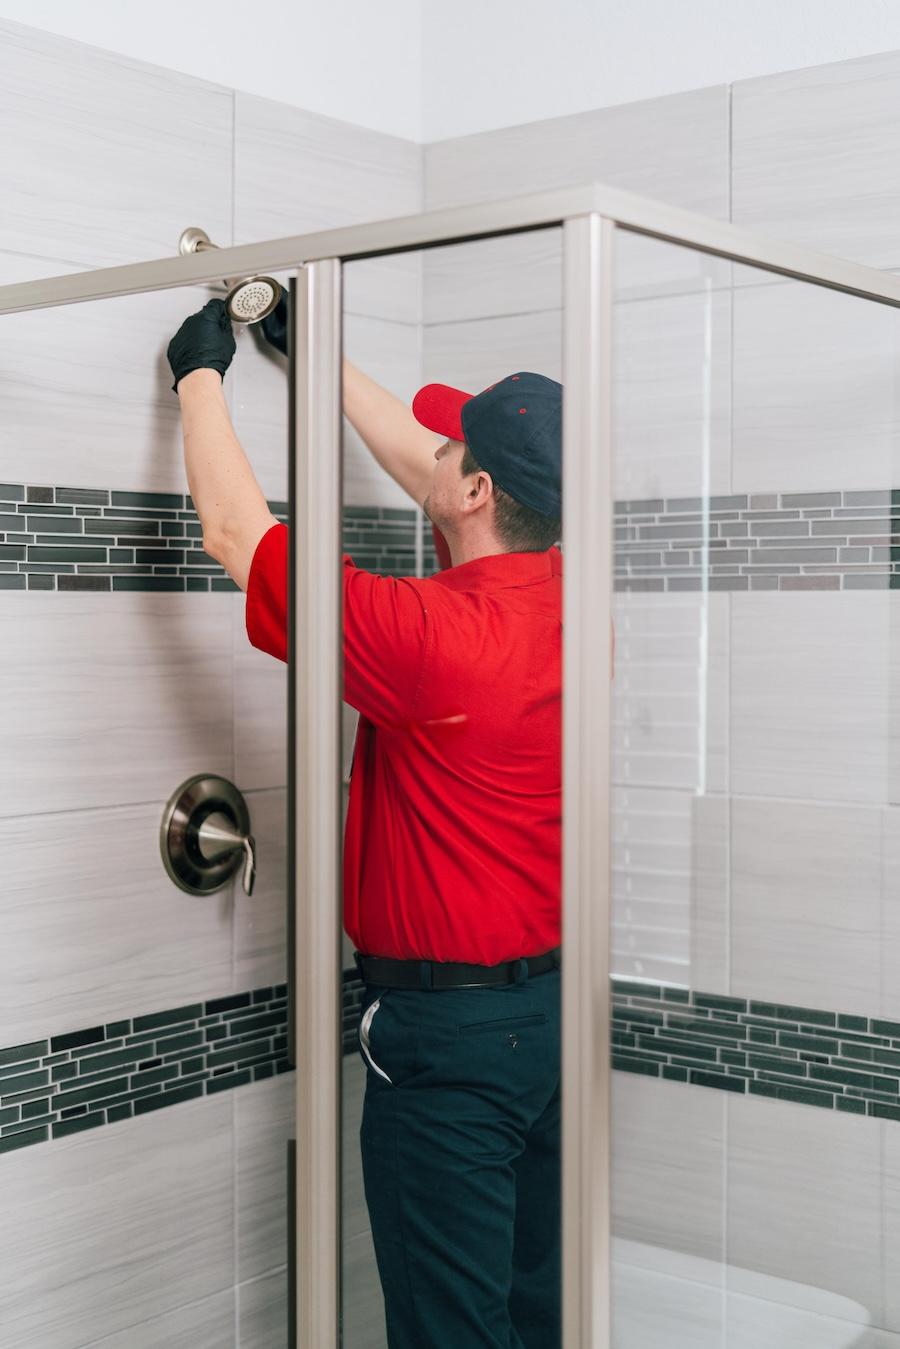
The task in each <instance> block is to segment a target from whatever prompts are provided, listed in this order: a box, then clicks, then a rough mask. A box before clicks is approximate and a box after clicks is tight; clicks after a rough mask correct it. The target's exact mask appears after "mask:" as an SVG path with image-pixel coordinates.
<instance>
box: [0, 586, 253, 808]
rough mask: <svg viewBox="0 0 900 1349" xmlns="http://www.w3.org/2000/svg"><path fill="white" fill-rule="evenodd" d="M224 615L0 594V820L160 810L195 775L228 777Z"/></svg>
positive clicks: (216, 598) (201, 597) (207, 605)
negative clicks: (5, 635) (0, 773)
mask: <svg viewBox="0 0 900 1349" xmlns="http://www.w3.org/2000/svg"><path fill="white" fill-rule="evenodd" d="M231 602H232V596H230V595H228V594H225V593H222V594H217V595H214V594H199V593H193V594H183V595H174V594H153V593H150V592H135V593H119V594H114V595H113V594H81V595H77V594H66V595H59V594H56V593H50V592H41V593H36V592H33V591H32V592H28V591H6V592H3V593H2V595H0V622H2V624H3V627H4V629H5V630H6V631H7V632H15V634H16V640H15V642H12V643H9V644H8V645H6V647H5V649H4V653H3V684H4V694H5V696H4V698H3V700H2V710H0V727H2V734H3V737H4V742H5V745H6V752H7V755H8V756H9V758H8V761H9V762H10V763H14V764H15V765H16V771H15V773H14V774H7V775H6V776H5V777H4V778H3V781H2V784H0V817H8V816H13V815H16V816H21V815H28V814H34V813H42V812H58V811H66V810H75V809H79V810H86V809H90V808H103V809H106V808H108V807H111V806H122V805H125V804H128V803H132V802H134V803H136V802H142V801H144V802H145V801H151V800H158V801H160V802H161V803H162V805H164V804H165V802H166V800H167V799H168V797H169V796H170V795H171V793H172V792H173V791H174V790H175V788H176V787H177V786H178V784H179V783H180V782H181V781H182V780H183V779H185V778H188V777H190V776H192V774H194V773H197V772H201V771H203V770H206V769H208V770H209V772H211V773H221V774H222V775H223V776H225V777H230V776H231V774H232V772H233V769H234V752H233V734H232V703H233V696H234V695H233V684H234V674H233V669H232V658H231ZM160 814H161V811H160Z"/></svg>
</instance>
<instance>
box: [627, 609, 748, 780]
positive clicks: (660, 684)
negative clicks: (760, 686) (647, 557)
mask: <svg viewBox="0 0 900 1349" xmlns="http://www.w3.org/2000/svg"><path fill="white" fill-rule="evenodd" d="M730 602H731V596H729V595H727V594H722V593H718V594H717V593H710V592H698V593H696V594H677V593H671V594H643V593H640V592H633V593H632V592H629V593H619V594H617V595H616V597H615V605H614V618H615V628H616V673H615V678H614V680H613V694H612V697H613V777H614V780H615V781H616V782H617V783H619V784H621V785H630V786H638V785H642V786H647V787H675V788H680V789H682V790H691V791H699V792H708V791H714V792H715V791H722V790H724V788H725V786H726V782H727V739H728V716H729V708H728V704H729V684H728V647H729V631H728V627H729V614H730Z"/></svg>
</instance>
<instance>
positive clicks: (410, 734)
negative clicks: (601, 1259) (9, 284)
mask: <svg viewBox="0 0 900 1349" xmlns="http://www.w3.org/2000/svg"><path fill="white" fill-rule="evenodd" d="M285 317H286V303H285V302H283V304H282V307H281V311H280V315H278V316H277V317H274V318H273V320H272V321H271V322H270V321H268V320H267V321H266V322H267V324H268V333H267V335H268V336H269V338H270V340H271V341H272V342H273V344H274V345H277V346H279V348H280V349H281V350H282V351H284V350H285V346H286V343H285V340H284V334H285ZM233 352H234V338H233V336H232V333H231V326H230V322H229V320H228V318H227V315H226V313H225V310H224V305H223V303H222V301H220V300H211V301H210V302H209V303H208V304H207V305H206V306H205V307H204V309H203V310H201V311H200V313H198V314H194V315H192V316H191V317H190V318H188V319H187V320H186V322H185V323H184V324H183V325H182V328H181V329H179V332H178V333H177V334H176V336H175V337H174V338H173V339H172V342H171V343H170V346H169V353H168V354H169V360H170V363H171V365H172V371H173V374H174V375H175V384H174V385H173V388H175V389H177V391H178V394H179V397H180V400H181V409H182V417H183V427H184V443H185V462H186V470H187V476H188V482H189V486H190V491H191V496H192V497H193V501H194V504H195V507H196V509H197V511H198V514H199V516H200V519H201V522H202V525H203V539H204V547H205V548H206V550H207V552H209V553H210V554H211V555H212V556H213V557H215V558H216V559H217V560H218V561H220V562H221V563H222V564H223V566H224V567H225V568H226V570H227V571H228V572H229V573H230V575H231V576H233V577H234V579H235V581H236V582H237V584H238V585H239V586H240V587H241V589H244V590H246V592H247V602H246V625H247V632H248V636H249V638H250V641H251V642H252V643H253V645H255V646H257V647H259V648H260V649H262V650H265V651H268V652H270V653H271V654H273V655H275V656H277V657H278V658H280V659H282V660H284V659H286V651H287V529H286V527H285V526H284V525H282V524H280V523H279V522H277V521H276V520H275V519H274V517H273V516H272V515H271V513H270V512H269V509H268V506H267V504H266V502H265V498H264V497H263V495H262V492H261V491H260V489H259V487H258V485H257V484H256V481H255V478H254V477H253V473H252V470H251V469H250V466H249V464H248V463H247V461H246V458H245V457H244V455H243V451H242V450H241V447H240V445H239V443H238V441H237V439H236V437H235V435H234V432H233V430H232V428H231V424H230V419H229V416H228V411H227V407H226V405H225V400H224V395H223V391H222V380H223V379H224V374H225V371H226V369H227V367H228V364H229V362H230V360H231V356H232V354H233ZM343 374H344V410H345V412H346V414H347V416H348V418H349V419H350V421H351V422H352V423H353V425H354V426H355V427H356V429H357V431H358V432H359V433H360V435H361V436H362V438H363V440H364V441H365V442H366V443H367V445H368V446H369V448H370V449H371V450H372V452H373V454H374V455H375V457H376V459H377V460H378V461H379V463H381V464H382V466H383V467H384V468H385V469H386V470H387V471H388V472H389V473H390V474H391V475H392V476H393V477H394V478H395V479H396V481H397V482H399V483H400V484H401V486H403V487H404V489H405V490H406V491H407V492H408V493H409V495H410V496H411V497H412V498H413V500H414V501H416V502H417V504H419V505H421V506H422V508H423V509H424V511H425V513H426V515H427V516H428V517H429V519H430V520H431V521H432V524H433V527H434V529H435V542H436V546H437V548H438V553H439V557H440V558H441V562H442V568H443V569H442V570H441V571H440V572H438V573H436V574H435V575H434V576H432V577H427V578H394V577H383V576H376V575H373V574H370V573H367V572H363V571H361V570H359V569H358V568H356V567H355V566H354V564H353V562H352V559H351V558H350V557H349V556H348V555H346V554H345V555H344V559H343V561H344V568H343V603H344V698H345V700H346V701H347V702H348V703H350V704H351V705H352V706H354V707H356V708H357V709H358V710H359V712H360V722H359V730H358V733H357V740H356V745H355V749H354V760H353V770H352V777H351V786H350V799H349V808H348V816H347V824H346V837H345V850H344V927H345V929H346V931H347V933H348V935H349V936H350V937H351V939H352V940H353V942H354V944H355V946H356V948H357V951H356V960H357V965H358V967H359V969H360V972H361V975H362V978H363V979H364V981H365V984H366V989H365V994H364V998H363V1003H362V1008H361V1017H360V1024H359V1039H360V1048H361V1052H362V1055H363V1057H364V1059H365V1062H366V1065H367V1081H366V1096H365V1103H364V1110H363V1119H362V1127H361V1131H360V1142H361V1149H362V1159H363V1176H364V1184H365V1193H366V1201H367V1205H368V1209H369V1215H370V1219H371V1224H372V1236H373V1241H374V1246H375V1253H376V1258H377V1262H378V1271H379V1276H380V1279H381V1284H382V1289H383V1292H384V1300H385V1315H386V1323H387V1333H388V1343H389V1346H390V1349H476V1346H477V1347H478V1349H486V1347H487V1346H491V1347H496V1349H559V1346H560V1175H559V1125H560V1055H559V1021H560V998H559V994H560V970H559V953H560V945H559V942H560V870H561V853H560V844H561V716H560V712H561V647H562V625H561V602H562V558H561V554H560V551H559V549H558V548H557V547H555V546H554V545H555V541H556V540H557V539H558V538H559V535H560V517H561V475H560V469H561V411H562V388H561V386H560V385H559V384H558V383H557V382H556V381H554V380H551V379H548V378H547V377H545V376H543V375H539V374H534V373H531V372H528V371H520V372H517V373H515V374H512V375H508V376H506V377H505V378H504V379H501V380H498V381H497V382H496V383H495V384H492V385H490V386H488V388H487V389H485V390H483V391H482V392H481V393H479V394H477V395H474V396H473V395H470V394H466V393H463V392H461V391H460V390H456V389H452V388H449V387H447V386H445V385H439V384H431V385H427V386H426V387H425V388H423V389H421V390H420V391H419V392H418V394H417V395H416V397H415V399H414V400H413V405H412V412H410V410H409V409H408V408H406V406H405V405H404V404H403V403H401V402H400V400H398V399H395V398H394V397H393V396H392V395H391V394H389V393H387V392H386V391H385V390H383V389H380V388H379V386H378V385H376V384H375V383H374V382H373V381H371V380H368V379H367V377H366V376H364V375H363V374H362V373H361V372H360V371H358V370H356V369H355V368H354V367H353V366H352V365H351V364H350V363H349V362H346V361H345V362H344V368H343ZM301 659H302V655H301Z"/></svg>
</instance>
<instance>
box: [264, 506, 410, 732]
mask: <svg viewBox="0 0 900 1349" xmlns="http://www.w3.org/2000/svg"><path fill="white" fill-rule="evenodd" d="M343 564H344V565H343V589H344V701H345V702H347V703H349V704H350V706H351V707H355V708H356V709H357V710H358V711H359V712H361V713H362V714H363V716H365V717H367V718H368V719H369V721H371V722H373V723H374V724H375V725H376V726H398V725H402V724H403V722H405V721H406V720H407V719H408V718H409V717H410V716H411V715H412V711H413V707H414V704H415V701H416V696H417V694H418V690H419V683H420V680H421V676H422V670H423V666H424V661H425V644H426V637H427V624H426V617H425V608H424V605H423V603H422V600H421V599H420V597H419V594H418V592H417V590H416V588H415V586H414V585H412V584H410V582H409V580H407V579H404V578H402V577H394V576H378V575H376V574H374V573H373V572H367V571H361V570H360V569H359V568H358V567H356V566H355V565H354V562H353V559H352V558H351V557H350V556H349V554H347V553H344V554H343ZM246 627H247V636H248V637H249V639H250V641H251V643H252V645H253V646H255V647H258V648H259V649H260V651H266V652H268V653H269V655H271V656H275V657H276V658H277V659H278V660H283V661H286V660H287V627H288V529H287V526H286V525H283V524H281V523H279V524H276V525H272V527H271V529H269V530H268V531H267V533H265V534H264V535H263V537H262V538H261V539H260V541H259V543H258V544H257V547H256V551H255V552H254V554H253V561H252V563H251V564H250V575H249V577H248V581H247V603H246Z"/></svg>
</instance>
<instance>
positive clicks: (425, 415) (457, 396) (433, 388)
mask: <svg viewBox="0 0 900 1349" xmlns="http://www.w3.org/2000/svg"><path fill="white" fill-rule="evenodd" d="M474 397H475V395H474V394H471V393H464V392H463V390H462V389H452V388H451V387H450V385H449V384H426V385H425V386H424V388H422V389H420V390H419V392H418V393H417V394H416V396H415V398H414V399H413V401H412V410H413V416H414V417H415V419H416V421H417V422H421V423H422V425H423V426H427V427H428V429H429V431H437V432H439V434H440V435H442V436H446V437H447V439H448V440H465V436H464V435H463V429H462V408H463V404H464V403H468V401H469V399H470V398H474Z"/></svg>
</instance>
